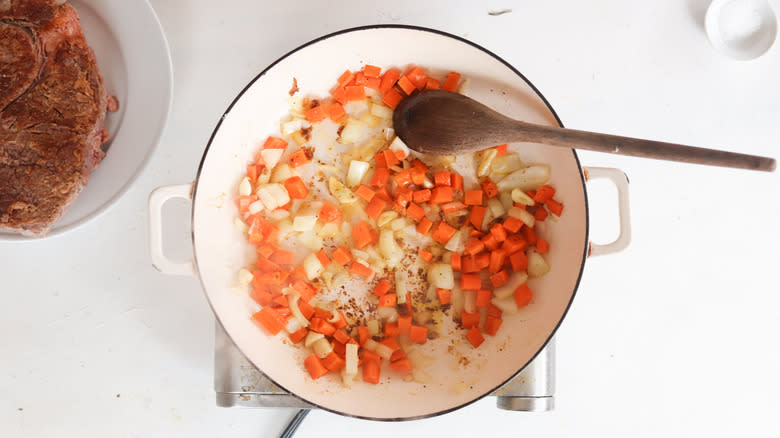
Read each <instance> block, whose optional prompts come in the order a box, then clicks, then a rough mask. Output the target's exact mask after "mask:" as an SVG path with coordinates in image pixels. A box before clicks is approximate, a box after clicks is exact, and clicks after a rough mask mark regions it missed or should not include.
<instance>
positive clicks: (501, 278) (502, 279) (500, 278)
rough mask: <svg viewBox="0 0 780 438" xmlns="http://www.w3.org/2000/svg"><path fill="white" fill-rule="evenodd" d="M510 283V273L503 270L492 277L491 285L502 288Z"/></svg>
mask: <svg viewBox="0 0 780 438" xmlns="http://www.w3.org/2000/svg"><path fill="white" fill-rule="evenodd" d="M507 282H509V272H507V271H506V269H502V270H500V271H498V272H496V273H495V274H493V275H491V276H490V283H491V284H492V285H493V287H501V286H503V285H505V284H507Z"/></svg>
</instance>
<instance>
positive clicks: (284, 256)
mask: <svg viewBox="0 0 780 438" xmlns="http://www.w3.org/2000/svg"><path fill="white" fill-rule="evenodd" d="M271 261H272V262H274V263H278V264H280V265H292V264H294V263H295V253H294V252H292V251H285V250H281V249H278V250H276V252H274V253H273V255H271Z"/></svg>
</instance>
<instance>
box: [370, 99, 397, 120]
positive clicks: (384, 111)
mask: <svg viewBox="0 0 780 438" xmlns="http://www.w3.org/2000/svg"><path fill="white" fill-rule="evenodd" d="M371 114H373V115H375V116H377V117H379V118H380V119H385V120H390V119H392V118H393V110H392V109H391V108H390V107H388V106H385V105H382V104H379V103H374V104H372V105H371Z"/></svg>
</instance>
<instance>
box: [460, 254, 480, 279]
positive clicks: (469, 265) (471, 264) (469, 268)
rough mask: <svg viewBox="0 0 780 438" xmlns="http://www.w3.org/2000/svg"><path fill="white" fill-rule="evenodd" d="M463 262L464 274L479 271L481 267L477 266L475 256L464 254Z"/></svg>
mask: <svg viewBox="0 0 780 438" xmlns="http://www.w3.org/2000/svg"><path fill="white" fill-rule="evenodd" d="M461 260H462V261H461V264H462V265H463V268H462V269H461V271H462V272H463V273H464V274H473V273H475V272H479V267H478V266H477V260H476V259H475V258H474V256H470V255H467V256H463V257H462V259H461Z"/></svg>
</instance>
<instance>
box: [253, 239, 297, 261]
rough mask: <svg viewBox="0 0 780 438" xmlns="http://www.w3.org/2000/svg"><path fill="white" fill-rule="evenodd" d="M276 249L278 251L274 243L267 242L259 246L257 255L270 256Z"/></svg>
mask: <svg viewBox="0 0 780 438" xmlns="http://www.w3.org/2000/svg"><path fill="white" fill-rule="evenodd" d="M274 251H276V248H274V246H273V245H271V244H269V243H266V244H265V245H263V246H261V247H259V248H257V255H259V256H262V257H265V258H270V257H271V255H273V253H274ZM277 263H278V262H277ZM291 264H292V263H291Z"/></svg>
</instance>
